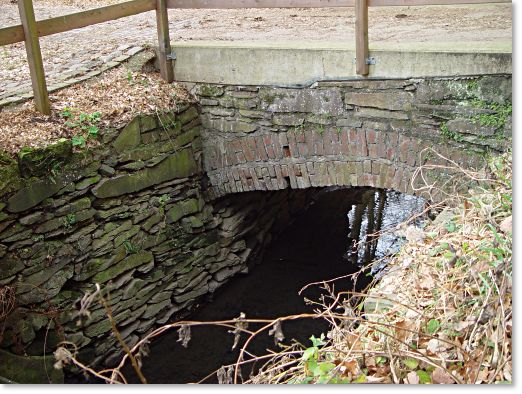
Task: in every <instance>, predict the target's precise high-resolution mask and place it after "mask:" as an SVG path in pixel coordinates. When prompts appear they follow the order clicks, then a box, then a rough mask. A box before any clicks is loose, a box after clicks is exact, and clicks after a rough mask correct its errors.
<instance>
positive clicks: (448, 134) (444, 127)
mask: <svg viewBox="0 0 522 394" xmlns="http://www.w3.org/2000/svg"><path fill="white" fill-rule="evenodd" d="M440 132H441V134H442V135H443V136H444V137H446V138H447V139H449V140H453V141H457V142H461V141H462V136H461V135H460V134H458V133H455V132H454V131H451V130H450V129H448V125H447V124H446V123H445V122H443V123H441V124H440Z"/></svg>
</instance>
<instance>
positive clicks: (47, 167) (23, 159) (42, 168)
mask: <svg viewBox="0 0 522 394" xmlns="http://www.w3.org/2000/svg"><path fill="white" fill-rule="evenodd" d="M71 157H72V143H71V141H70V140H67V139H64V138H62V139H60V140H59V141H58V142H57V143H55V144H52V145H49V146H46V147H45V148H38V149H33V148H28V147H25V148H22V150H21V151H20V152H19V153H18V163H19V167H20V174H21V175H22V176H23V177H24V178H31V177H38V178H40V177H44V176H49V177H54V176H56V175H57V173H58V172H59V171H60V169H61V168H62V166H63V165H64V164H65V163H67V162H69V161H70V160H71Z"/></svg>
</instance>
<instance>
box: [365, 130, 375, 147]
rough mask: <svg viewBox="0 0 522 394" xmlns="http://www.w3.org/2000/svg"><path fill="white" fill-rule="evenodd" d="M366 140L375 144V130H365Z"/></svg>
mask: <svg viewBox="0 0 522 394" xmlns="http://www.w3.org/2000/svg"><path fill="white" fill-rule="evenodd" d="M366 140H367V141H368V144H375V143H376V142H377V138H376V135H375V130H372V129H367V130H366Z"/></svg>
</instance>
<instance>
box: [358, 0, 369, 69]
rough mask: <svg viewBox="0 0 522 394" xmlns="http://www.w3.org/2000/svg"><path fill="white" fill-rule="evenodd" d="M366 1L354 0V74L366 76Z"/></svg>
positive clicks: (367, 52) (367, 67) (367, 66)
mask: <svg viewBox="0 0 522 394" xmlns="http://www.w3.org/2000/svg"><path fill="white" fill-rule="evenodd" d="M368 54H369V51H368V0H355V57H356V64H355V72H356V73H357V74H358V75H368V73H369V65H368V64H366V59H368Z"/></svg>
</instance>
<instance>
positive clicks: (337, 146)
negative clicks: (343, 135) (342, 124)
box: [328, 128, 341, 155]
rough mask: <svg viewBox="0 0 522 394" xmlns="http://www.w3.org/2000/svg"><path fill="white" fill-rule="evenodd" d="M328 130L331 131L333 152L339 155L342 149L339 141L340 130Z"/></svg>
mask: <svg viewBox="0 0 522 394" xmlns="http://www.w3.org/2000/svg"><path fill="white" fill-rule="evenodd" d="M328 132H329V133H330V140H331V141H332V154H333V155H338V154H339V152H340V150H341V147H340V143H339V137H340V135H339V132H338V131H337V129H336V128H335V129H334V128H330V129H329V130H328Z"/></svg>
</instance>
